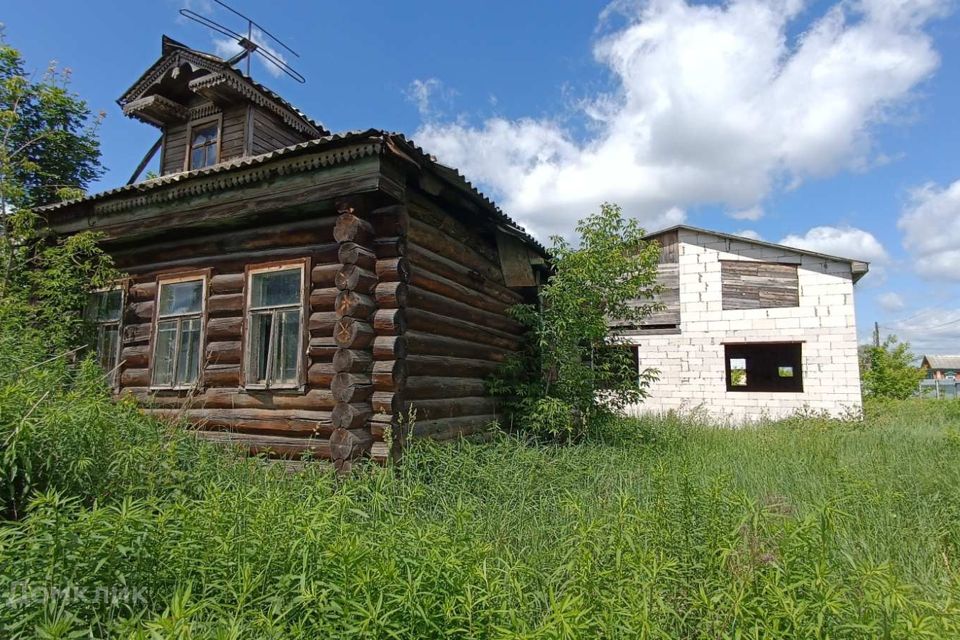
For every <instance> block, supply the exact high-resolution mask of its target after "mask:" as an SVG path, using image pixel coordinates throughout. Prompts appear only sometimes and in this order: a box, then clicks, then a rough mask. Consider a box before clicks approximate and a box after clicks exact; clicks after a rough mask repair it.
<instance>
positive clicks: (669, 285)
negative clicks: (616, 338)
mask: <svg viewBox="0 0 960 640" xmlns="http://www.w3.org/2000/svg"><path fill="white" fill-rule="evenodd" d="M661 255H662V254H661ZM657 284H659V285H660V286H661V287H662V290H661V292H660V293H659V294H657V295H655V296H653V297H652V298H650V299H637V300H633V301H632V305H633V306H634V308H636V307H639V306H641V305H647V304H657V303H659V304H661V305H663V306H662V308H661V309H658V310H657V311H655V312H653V314H651V315H650V316H648V317H646V318H644V319H643V321H642V322H641V323H640V326H626V325H624V324H622V323H611V326H613V327H614V328H618V333H620V334H621V335H636V334H642V333H648V332H651V331H653V332H661V333H662V332H663V331H670V330H672V331H679V328H680V265H678V264H676V263H661V264H658V265H657Z"/></svg>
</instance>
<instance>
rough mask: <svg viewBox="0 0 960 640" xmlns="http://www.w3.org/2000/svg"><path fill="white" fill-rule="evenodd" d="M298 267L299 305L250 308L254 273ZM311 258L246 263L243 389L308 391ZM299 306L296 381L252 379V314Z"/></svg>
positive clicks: (241, 371) (242, 341) (242, 360)
mask: <svg viewBox="0 0 960 640" xmlns="http://www.w3.org/2000/svg"><path fill="white" fill-rule="evenodd" d="M291 269H299V271H300V304H299V305H281V306H276V307H262V308H261V307H258V308H257V309H252V308H251V306H252V305H251V299H252V297H253V286H252V281H253V276H255V275H257V274H260V273H272V272H276V271H287V270H291ZM310 270H311V261H310V258H296V259H292V260H281V261H274V262H264V263H259V264H252V265H247V266H246V267H245V268H244V272H243V286H244V291H243V324H242V328H241V333H242V335H241V344H242V345H243V350H242V356H241V359H240V360H241V364H240V380H241V386H242V387H243V388H244V389H248V390H251V391H299V392H300V393H303V392H304V391H306V385H307V366H308V363H307V346H308V345H309V344H310V338H309V331H310V328H309V318H310V308H309V305H310V286H311V285H310ZM270 308H272V309H280V308H289V309H293V308H296V309H297V310H298V311H299V312H300V332H299V336H298V338H299V345H298V347H297V374H296V380H295V381H294V382H285V383H271V382H270V381H269V379H268V380H267V381H266V382H264V383H259V382H250V380H249V378H248V375H247V374H248V372H249V371H250V367H251V365H252V363H251V358H252V357H253V353H252V352H251V350H250V349H251V346H252V344H251V343H252V340H251V329H252V327H251V321H252V317H253V316H252V314H253V313H254V312H256V311H262V310H263V309H270Z"/></svg>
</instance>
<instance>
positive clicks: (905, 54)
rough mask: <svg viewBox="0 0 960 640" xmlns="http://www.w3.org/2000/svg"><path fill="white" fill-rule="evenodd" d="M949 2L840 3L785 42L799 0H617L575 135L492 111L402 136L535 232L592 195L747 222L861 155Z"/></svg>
mask: <svg viewBox="0 0 960 640" xmlns="http://www.w3.org/2000/svg"><path fill="white" fill-rule="evenodd" d="M948 2H949V0H853V1H842V2H838V3H837V4H836V5H835V6H833V7H832V8H829V9H828V10H827V11H826V12H825V13H824V14H823V15H820V16H819V17H817V18H816V19H814V20H813V21H812V22H811V23H810V24H808V25H806V28H805V31H804V32H803V33H802V34H801V35H800V36H798V37H794V36H793V35H791V34H792V33H794V32H795V31H796V29H797V28H798V24H797V23H798V21H799V20H800V19H801V13H803V12H804V9H805V7H804V3H803V2H802V1H801V0H730V1H728V2H725V3H722V4H701V3H694V2H692V0H648V1H646V2H634V3H620V4H618V5H616V7H617V9H618V10H620V11H623V12H625V14H626V18H627V20H626V24H625V26H623V27H622V28H620V29H619V30H617V31H615V32H613V33H610V34H609V35H607V36H606V37H603V38H602V39H600V40H599V41H598V42H597V44H596V46H595V48H594V55H595V58H596V60H597V61H598V62H599V63H600V64H601V65H603V66H604V67H605V68H606V69H607V70H609V72H610V74H611V76H612V79H613V80H614V82H615V87H616V88H615V90H613V91H611V92H610V93H607V94H603V95H596V96H593V97H590V98H588V99H586V100H584V101H583V102H582V103H581V108H580V111H579V112H578V115H580V116H582V118H583V119H584V120H585V122H586V124H587V126H586V127H585V129H586V130H587V131H589V132H590V133H589V134H588V135H587V136H586V137H585V138H584V137H581V136H579V135H577V134H576V133H575V131H577V130H578V129H577V128H576V127H571V126H568V125H567V124H565V122H566V121H561V119H551V118H536V119H532V118H530V119H519V120H511V119H505V118H500V117H495V118H490V119H488V120H486V121H485V122H483V123H481V124H479V125H476V126H474V125H471V124H466V123H464V122H463V121H456V122H441V121H436V120H433V121H428V122H426V123H425V124H424V125H423V126H422V127H421V128H420V130H419V131H418V132H417V139H418V141H419V142H420V143H422V144H423V145H424V146H425V148H427V149H428V150H430V151H431V152H432V153H435V154H436V155H437V156H438V157H439V158H440V159H441V161H443V162H446V163H448V164H452V165H455V166H457V167H459V168H461V169H462V170H463V171H464V172H465V173H466V174H467V176H468V177H470V178H471V179H472V180H475V181H479V182H481V183H483V185H484V186H485V187H486V188H487V189H490V190H491V191H492V192H493V194H494V195H496V196H497V197H498V198H499V199H500V200H501V202H502V204H503V205H504V207H505V208H506V209H507V210H508V211H509V212H510V213H511V214H513V215H515V216H517V217H518V218H521V219H524V220H526V221H527V222H528V223H529V224H531V225H532V226H533V227H534V231H539V232H541V234H542V233H543V232H548V233H552V232H561V233H565V232H569V230H570V229H571V228H572V226H573V222H574V221H575V220H576V219H577V218H578V217H581V216H582V215H584V213H586V212H588V211H591V210H594V209H595V208H596V207H597V205H598V204H599V203H600V202H602V201H604V200H608V201H613V202H618V203H619V204H621V205H623V206H624V209H625V211H626V212H628V213H631V214H633V215H635V216H637V217H638V218H640V219H641V221H642V222H643V223H644V224H645V226H647V227H648V228H657V227H660V226H663V225H665V224H671V223H676V222H680V221H682V220H683V219H684V217H685V213H684V211H685V209H686V208H689V207H692V206H696V205H701V204H705V203H713V204H720V205H722V206H724V207H726V208H727V209H728V210H730V211H733V212H736V213H737V214H739V215H740V217H742V218H745V219H755V218H756V217H758V216H759V215H761V213H762V208H761V204H762V201H763V200H764V198H765V197H767V196H768V195H770V194H771V193H773V192H774V191H775V190H776V189H778V188H782V187H786V186H795V185H797V184H799V183H801V182H802V181H803V180H804V179H807V178H810V177H812V176H821V175H827V174H830V173H833V172H836V171H838V170H842V169H847V168H860V167H865V166H868V165H869V164H870V159H871V141H870V127H871V125H874V124H876V123H878V122H881V121H883V120H884V119H885V118H886V117H887V116H888V115H889V114H890V113H891V112H892V111H893V110H895V109H896V108H897V107H898V106H901V105H902V104H903V102H904V101H905V100H907V99H909V98H910V96H911V92H912V90H913V89H914V88H915V87H916V86H917V85H918V83H920V82H922V81H923V80H924V79H926V78H927V77H929V76H930V74H931V73H932V72H933V71H934V69H935V68H936V67H937V64H938V61H939V60H938V56H937V54H936V52H935V51H934V49H933V45H932V41H931V38H930V37H929V35H928V34H927V33H926V32H925V31H924V29H925V28H926V26H927V24H928V23H929V21H930V20H931V19H933V18H934V17H936V16H938V15H939V14H941V13H942V12H943V11H944V10H945V7H946V6H947V4H948ZM809 15H810V14H808V13H803V16H802V18H803V19H804V20H806V19H808V18H809Z"/></svg>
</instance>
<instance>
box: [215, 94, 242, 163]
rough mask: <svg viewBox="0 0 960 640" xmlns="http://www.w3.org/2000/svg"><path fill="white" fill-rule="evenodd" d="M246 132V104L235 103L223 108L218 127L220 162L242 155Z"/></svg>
mask: <svg viewBox="0 0 960 640" xmlns="http://www.w3.org/2000/svg"><path fill="white" fill-rule="evenodd" d="M246 134H247V106H246V105H237V106H234V107H230V108H229V109H226V110H224V112H223V123H222V124H221V128H220V162H226V161H227V160H232V159H234V158H239V157H240V156H242V155H244V146H245V142H246Z"/></svg>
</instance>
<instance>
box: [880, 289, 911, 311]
mask: <svg viewBox="0 0 960 640" xmlns="http://www.w3.org/2000/svg"><path fill="white" fill-rule="evenodd" d="M877 304H878V305H880V308H881V309H883V310H884V311H891V312H892V311H903V310H904V309H905V308H906V307H907V303H906V302H904V301H903V297H902V296H901V295H900V294H899V293H895V292H893V291H888V292H886V293H881V294H880V295H878V296H877Z"/></svg>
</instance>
